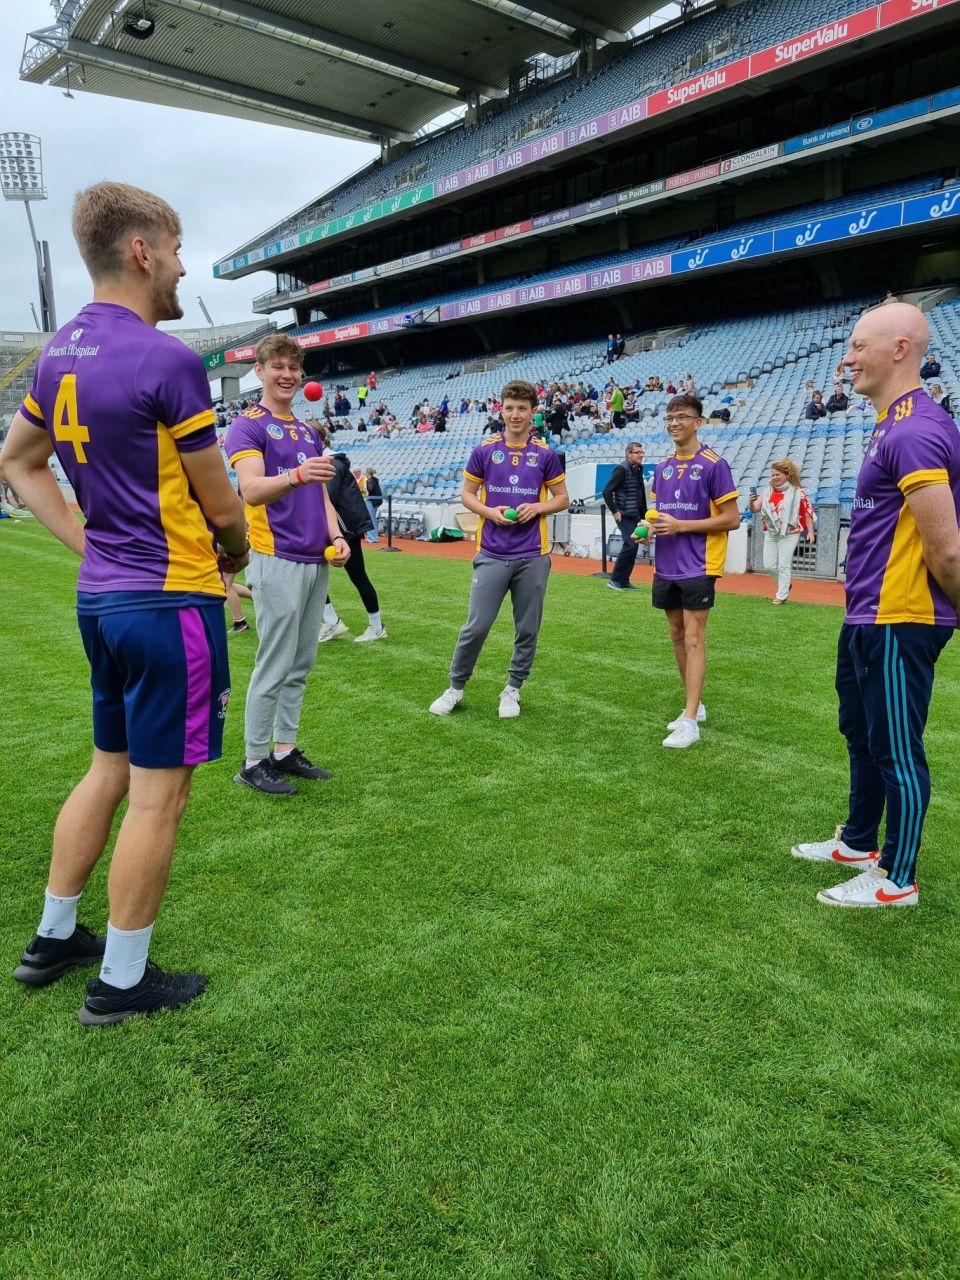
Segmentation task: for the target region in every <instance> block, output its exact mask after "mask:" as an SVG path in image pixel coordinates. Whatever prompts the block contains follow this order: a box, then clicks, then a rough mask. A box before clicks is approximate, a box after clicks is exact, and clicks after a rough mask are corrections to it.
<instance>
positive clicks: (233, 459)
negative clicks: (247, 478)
mask: <svg viewBox="0 0 960 1280" xmlns="http://www.w3.org/2000/svg"><path fill="white" fill-rule="evenodd" d="M241 458H259V459H260V461H261V462H262V461H263V450H262V449H240V450H238V451H237V452H236V453H231V455H230V465H231V467H235V466H236V465H237V463H238V462H239V461H240V459H241Z"/></svg>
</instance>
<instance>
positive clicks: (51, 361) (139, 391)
mask: <svg viewBox="0 0 960 1280" xmlns="http://www.w3.org/2000/svg"><path fill="white" fill-rule="evenodd" d="M20 412H21V413H22V414H23V416H24V417H25V418H26V419H27V420H28V421H29V422H32V423H33V424H34V425H35V426H37V427H41V428H43V429H45V430H46V431H48V432H49V434H50V437H51V439H52V441H53V447H54V449H55V450H56V454H57V457H58V458H59V459H60V463H61V465H62V467H63V469H64V471H65V472H66V475H67V479H68V480H69V481H70V484H71V485H72V486H73V491H74V493H75V494H76V497H77V502H78V504H79V506H80V510H81V511H82V512H83V514H84V515H85V516H86V520H87V525H86V550H85V554H84V558H83V561H82V562H81V565H80V573H79V576H78V579H77V590H78V591H79V592H81V593H89V594H92V595H104V594H106V593H108V592H136V593H141V592H150V591H155V592H157V593H159V594H158V598H157V600H156V604H157V605H163V604H165V603H169V604H170V605H171V607H174V606H176V607H180V606H181V605H182V603H183V600H182V593H184V592H186V593H190V594H198V593H199V594H201V595H210V596H218V597H220V598H221V599H222V598H223V596H224V594H225V592H224V587H223V581H222V579H221V577H220V571H219V570H218V568H217V558H216V555H215V552H214V539H213V533H212V530H211V529H210V527H209V526H208V524H207V522H206V520H205V518H204V515H203V512H202V511H201V509H200V505H199V503H198V502H197V500H196V498H194V496H193V494H192V493H191V491H190V485H189V483H188V481H187V476H186V472H185V471H184V469H183V465H182V463H181V461H180V455H181V453H188V452H190V451H192V450H196V449H205V448H207V447H208V446H209V445H216V443H217V435H216V432H215V430H214V426H213V423H214V416H213V409H212V408H211V404H210V386H209V383H208V382H207V375H206V373H205V372H204V368H203V362H202V361H201V359H200V357H199V356H198V355H197V354H196V352H194V351H191V350H190V348H189V347H186V346H184V344H183V343H182V342H180V340H179V339H178V338H174V337H172V336H171V335H170V334H168V333H161V332H160V331H159V330H157V329H154V328H153V327H152V326H151V325H148V324H146V323H145V322H144V321H143V320H141V319H140V317H139V316H138V315H136V314H135V313H134V312H133V311H130V310H128V309H127V308H126V307H120V306H116V305H115V304H113V303H109V302H91V303H89V304H88V305H87V306H85V307H84V308H83V310H82V311H81V312H80V313H79V315H77V316H76V317H75V318H74V319H73V320H71V321H70V323H69V324H67V325H64V327H63V328H62V329H61V330H60V331H59V332H58V333H57V334H56V335H55V336H54V337H53V338H52V339H51V341H50V342H49V344H48V345H47V347H46V348H45V350H44V352H43V355H42V356H41V357H40V359H39V361H38V362H37V368H36V372H35V374H34V378H33V386H32V387H31V389H30V393H29V394H28V395H27V397H26V399H25V400H24V402H23V405H22V406H21V409H20ZM165 593H166V595H165ZM175 595H177V596H180V598H179V599H174V596H175Z"/></svg>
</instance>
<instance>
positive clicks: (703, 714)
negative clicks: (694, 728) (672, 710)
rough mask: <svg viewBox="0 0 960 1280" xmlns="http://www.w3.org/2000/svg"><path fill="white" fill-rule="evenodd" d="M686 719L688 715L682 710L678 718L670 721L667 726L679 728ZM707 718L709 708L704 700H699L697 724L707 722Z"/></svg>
mask: <svg viewBox="0 0 960 1280" xmlns="http://www.w3.org/2000/svg"><path fill="white" fill-rule="evenodd" d="M685 719H686V717H685V716H684V714H683V712H682V711H681V713H680V715H678V716H677V718H676V720H671V721H670V723H669V724H668V725H667V728H668V729H679V728H680V726H681V724H683V721H684V720H685ZM706 719H707V708H706V707H705V706H704V705H703V703H702V702H698V703H697V724H704V723H705V722H706Z"/></svg>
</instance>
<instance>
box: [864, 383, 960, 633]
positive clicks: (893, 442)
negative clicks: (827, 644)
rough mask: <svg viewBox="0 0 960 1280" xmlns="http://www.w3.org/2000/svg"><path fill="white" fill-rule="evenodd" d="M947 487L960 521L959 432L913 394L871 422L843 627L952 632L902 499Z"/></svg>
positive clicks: (951, 615)
mask: <svg viewBox="0 0 960 1280" xmlns="http://www.w3.org/2000/svg"><path fill="white" fill-rule="evenodd" d="M930 484H947V485H949V486H950V491H951V493H952V494H953V505H954V508H955V510H956V512H957V518H958V521H960V432H958V431H957V428H956V426H955V425H954V422H953V419H952V418H951V417H950V416H949V414H947V413H946V412H945V411H944V410H943V409H941V408H940V406H939V405H938V404H936V403H935V402H934V401H933V400H931V399H930V397H929V396H928V395H927V394H926V393H925V392H924V391H922V390H920V388H919V387H918V388H917V390H915V391H909V392H907V394H906V395H902V396H900V398H899V399H898V400H894V402H893V404H892V405H890V407H889V408H888V409H887V410H886V412H884V413H881V414H878V415H877V425H876V428H875V429H874V432H873V435H872V436H871V438H870V446H869V448H868V449H867V453H866V455H865V457H864V459H863V466H862V467H861V468H860V475H859V478H858V480H857V492H856V496H855V498H854V500H853V513H852V515H851V517H850V536H849V539H848V541H847V582H846V593H847V613H846V619H845V621H847V622H854V623H857V622H860V623H863V622H867V623H877V624H885V623H891V622H925V623H928V624H930V625H936V626H947V627H955V626H957V611H956V609H954V607H953V605H952V604H951V603H950V600H949V599H948V597H947V596H946V594H945V593H944V592H943V591H942V590H941V588H940V585H939V583H938V582H937V581H936V580H935V579H934V577H933V575H932V574H931V573H930V572H929V571H928V570H927V566H926V564H925V563H924V560H923V545H922V543H921V541H920V531H919V530H918V528H917V523H916V521H915V520H914V518H913V514H912V513H911V511H910V507H909V505H908V503H907V495H908V494H911V493H915V492H916V491H917V490H918V489H922V488H924V487H925V486H926V485H930Z"/></svg>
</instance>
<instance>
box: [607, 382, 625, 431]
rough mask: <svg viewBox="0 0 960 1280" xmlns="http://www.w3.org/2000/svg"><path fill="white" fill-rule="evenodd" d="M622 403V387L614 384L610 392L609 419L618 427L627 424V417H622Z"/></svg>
mask: <svg viewBox="0 0 960 1280" xmlns="http://www.w3.org/2000/svg"><path fill="white" fill-rule="evenodd" d="M623 405H624V396H623V388H622V387H619V386H614V388H613V390H612V391H611V393H610V421H611V422H612V424H613V425H614V426H615V427H617V428H618V429H619V428H620V427H625V426H626V425H627V419H626V418H625V417H624V413H623Z"/></svg>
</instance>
